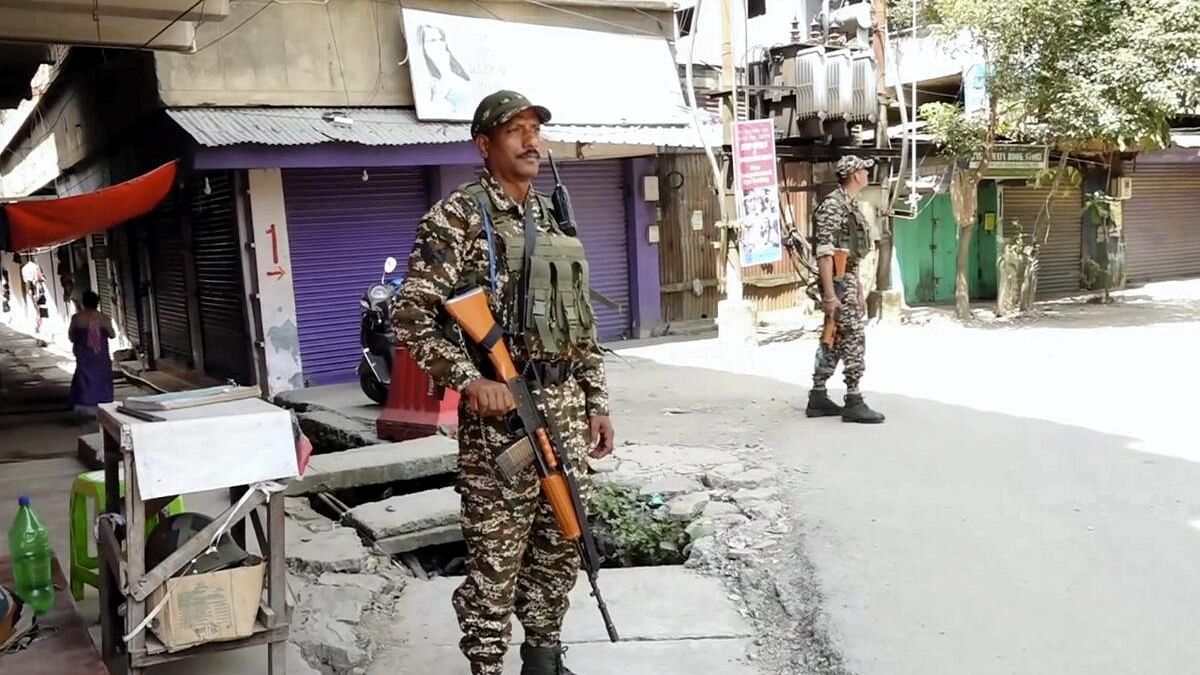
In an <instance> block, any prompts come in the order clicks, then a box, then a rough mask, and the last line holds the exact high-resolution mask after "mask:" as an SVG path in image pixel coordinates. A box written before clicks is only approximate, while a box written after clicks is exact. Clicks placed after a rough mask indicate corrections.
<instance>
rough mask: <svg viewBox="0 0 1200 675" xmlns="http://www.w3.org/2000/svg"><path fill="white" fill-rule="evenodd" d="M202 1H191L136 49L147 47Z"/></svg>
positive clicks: (202, 0)
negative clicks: (189, 4) (188, 5)
mask: <svg viewBox="0 0 1200 675" xmlns="http://www.w3.org/2000/svg"><path fill="white" fill-rule="evenodd" d="M204 1H205V0H196V1H195V2H193V3H192V4H191V6H190V7H188V8H187V9H185V10H183V11H182V12H180V13H179V15H178V16H176V17H175V18H174V19H171V22H170V23H168V24H167V25H165V26H163V27H162V30H160V31H158V32H157V33H155V34H154V36H153V37H151V38H150V39H149V40H146V43H145V44H143V45H142V46H141V47H139V48H138V49H139V50H140V49H146V48H147V47H149V46H150V43H151V42H154V41H155V40H157V39H158V38H159V36H161V35H162V34H163V33H165V32H167V31H168V30H170V29H171V26H174V25H175V24H177V23H179V22H180V21H182V20H183V17H185V16H187V15H188V14H191V13H192V11H193V10H195V9H196V8H197V7H199V6H200V5H202V4H203V3H204Z"/></svg>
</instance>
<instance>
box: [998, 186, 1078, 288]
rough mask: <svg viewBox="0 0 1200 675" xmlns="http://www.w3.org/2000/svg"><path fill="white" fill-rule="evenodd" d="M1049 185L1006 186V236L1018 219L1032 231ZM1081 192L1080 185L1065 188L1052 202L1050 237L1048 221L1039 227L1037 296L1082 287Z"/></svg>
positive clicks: (1028, 232)
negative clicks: (1039, 247)
mask: <svg viewBox="0 0 1200 675" xmlns="http://www.w3.org/2000/svg"><path fill="white" fill-rule="evenodd" d="M1048 194H1049V190H1048V189H1039V188H1032V187H1015V188H1005V189H1004V237H1005V239H1008V238H1010V237H1011V236H1012V235H1013V234H1014V233H1015V232H1016V231H1017V225H1016V224H1014V221H1015V222H1016V223H1019V226H1020V228H1023V230H1024V232H1025V233H1026V234H1033V228H1034V223H1036V222H1037V217H1038V214H1039V213H1040V212H1041V210H1042V207H1043V205H1044V204H1045V203H1046V195H1048ZM1082 203H1083V202H1082V196H1081V194H1080V192H1079V188H1065V189H1062V190H1061V192H1060V193H1059V194H1058V195H1057V196H1056V197H1055V198H1054V201H1053V203H1052V204H1051V205H1050V210H1051V213H1050V218H1049V227H1050V231H1049V238H1048V239H1046V236H1047V235H1046V224H1043V225H1042V226H1041V227H1040V228H1039V229H1038V231H1037V238H1038V241H1039V242H1042V241H1043V240H1045V243H1044V244H1042V249H1041V253H1040V254H1039V256H1038V276H1037V294H1038V297H1043V296H1050V295H1060V294H1064V293H1073V292H1075V291H1078V290H1079V288H1080V276H1081V273H1082V272H1081V270H1082V264H1083V263H1082V253H1081V246H1082V241H1083V240H1082V237H1083V235H1082V215H1081V214H1082V211H1081V208H1082Z"/></svg>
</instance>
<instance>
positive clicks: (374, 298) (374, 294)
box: [367, 284, 392, 305]
mask: <svg viewBox="0 0 1200 675" xmlns="http://www.w3.org/2000/svg"><path fill="white" fill-rule="evenodd" d="M367 297H368V298H370V299H371V304H373V305H379V304H382V303H385V302H387V301H388V299H389V298H391V297H392V289H390V288H388V287H387V286H384V285H383V284H375V285H374V286H372V287H371V289H370V290H368V291H367Z"/></svg>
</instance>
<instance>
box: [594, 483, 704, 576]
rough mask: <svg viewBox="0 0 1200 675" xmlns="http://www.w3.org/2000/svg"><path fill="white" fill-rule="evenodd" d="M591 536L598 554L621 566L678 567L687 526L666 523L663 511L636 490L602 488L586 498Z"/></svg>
mask: <svg viewBox="0 0 1200 675" xmlns="http://www.w3.org/2000/svg"><path fill="white" fill-rule="evenodd" d="M587 510H588V513H589V514H590V516H591V522H592V529H593V534H594V535H595V537H596V541H597V546H599V547H600V549H601V555H603V556H604V557H605V558H606V559H608V560H610V561H616V562H619V563H620V565H621V566H622V567H635V566H644V565H678V564H681V563H683V562H684V561H685V560H686V557H685V556H684V554H683V549H684V547H685V546H686V545H687V543H688V539H689V537H688V535H687V532H686V531H685V529H686V527H687V523H683V522H679V521H673V520H669V519H668V518H667V517H666V513H665V511H666V510H665V509H660V508H656V507H655V505H654V504H653V503H652V502H651V500H650V498H647V497H642V496H641V495H640V494H639V493H638V491H637V490H636V489H635V488H630V487H627V486H623V485H612V484H609V485H603V486H600V487H599V488H597V489H596V490H594V491H593V492H592V494H591V495H590V496H589V498H588V504H587Z"/></svg>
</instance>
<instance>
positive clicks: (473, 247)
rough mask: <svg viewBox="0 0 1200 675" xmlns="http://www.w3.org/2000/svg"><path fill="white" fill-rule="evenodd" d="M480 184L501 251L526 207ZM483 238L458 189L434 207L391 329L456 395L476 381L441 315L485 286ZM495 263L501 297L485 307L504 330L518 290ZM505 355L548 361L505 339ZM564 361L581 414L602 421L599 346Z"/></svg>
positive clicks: (489, 181) (604, 394)
mask: <svg viewBox="0 0 1200 675" xmlns="http://www.w3.org/2000/svg"><path fill="white" fill-rule="evenodd" d="M479 181H480V183H481V184H482V185H483V187H484V189H485V190H486V191H487V192H488V194H489V195H490V196H491V198H492V199H493V201H494V203H495V204H496V206H497V208H498V209H499V210H500V211H502V212H503V214H504V215H503V216H502V217H499V218H496V219H495V222H493V223H492V227H493V228H494V230H495V231H496V234H497V236H496V237H495V245H496V247H497V248H498V249H502V248H503V238H502V237H501V236H499V235H500V234H501V233H504V232H515V233H520V232H522V231H523V230H524V224H523V219H524V208H523V206H522V205H521V204H518V203H516V202H515V201H513V200H512V199H511V198H509V196H508V195H507V193H505V191H504V188H503V187H502V186H501V185H500V183H499V181H497V180H496V179H495V178H493V177H492V176H490V175H489V174H487V173H486V172H485V173H484V174H483V175H482V176H481V177H480V178H479ZM530 203H531V204H532V205H533V208H535V209H538V210H539V211H540V207H539V206H538V200H536V199H531V200H530ZM533 215H534V220H535V221H536V222H537V223H538V227H539V229H540V230H542V231H545V230H547V229H548V228H550V227H554V225H552V219H551V218H548V217H543V214H541V213H539V212H535V213H534V214H533ZM482 232H483V215H482V213H481V212H480V209H479V205H478V204H477V203H476V202H475V200H474V199H472V198H471V197H470V196H469V195H468V194H467V193H465V192H463V191H462V190H461V189H459V190H455V191H454V192H452V193H450V194H449V195H448V196H447V197H446V198H445V199H443V200H442V201H440V202H438V203H437V204H434V205H433V207H432V208H430V210H429V213H427V214H426V215H425V217H424V218H423V219H422V220H421V223H420V225H419V226H418V227H417V238H416V241H415V242H413V248H412V253H411V254H410V255H409V259H408V274H407V275H406V277H405V279H404V283H403V284H402V285H401V286H400V288H399V290H398V291H397V292H396V297H395V302H394V303H393V309H392V323H393V325H394V326H395V328H396V337H397V339H398V340H399V342H400V344H402V345H403V346H404V347H405V348H406V349H407V350H408V352H409V353H410V354H411V355H412V357H413V359H414V360H415V361H416V362H417V364H418V365H419V366H420V367H421V368H422V370H424V371H426V372H427V373H429V375H430V377H431V378H432V379H433V381H434V382H435V383H436V384H439V385H442V386H445V387H450V388H452V389H455V390H462V388H463V387H465V386H466V385H467V384H469V383H470V382H471V381H473V380H475V379H478V378H479V377H480V376H481V375H480V371H479V369H478V368H477V367H476V365H475V364H474V363H472V361H471V358H470V357H469V356H468V354H467V352H466V351H465V350H464V349H463V347H462V346H461V345H460V344H457V343H456V342H455V341H453V340H451V339H448V338H447V337H446V335H445V334H444V333H443V331H442V328H441V326H440V324H439V309H440V308H441V305H442V303H443V302H444V301H445V300H446V299H447V298H449V297H450V296H451V295H452V294H453V293H455V292H456V291H457V292H462V291H464V290H467V289H470V288H472V287H475V286H483V287H487V286H489V278H488V277H489V274H488V242H487V237H486V236H483V235H482V234H479V233H482ZM495 261H496V281H497V287H498V288H499V289H500V292H499V295H500V296H501V297H497V294H495V293H489V294H488V295H489V304H490V305H491V308H492V313H493V314H494V315H495V316H496V318H497V320H498V321H499V322H500V324H501V325H509V322H508V320H507V319H508V317H507V316H506V314H507V308H508V307H510V306H511V305H512V303H511V299H512V294H513V293H515V291H516V289H515V288H514V284H510V283H509V278H510V275H509V270H508V266H507V264H506V256H505V252H504V251H503V250H497V251H495ZM443 316H444V315H443ZM509 348H510V350H511V351H512V355H513V359H514V360H515V361H516V363H517V365H518V367H520V365H521V364H523V363H525V362H527V361H528V360H529V359H530V358H534V359H544V358H546V356H545V355H542V354H530V353H528V351H527V347H526V345H525V341H524V340H520V339H514V340H509ZM559 358H560V360H561V358H562V357H559ZM566 358H567V359H569V360H572V361H574V363H575V369H574V373H575V379H576V380H577V381H578V383H579V386H580V388H581V389H583V392H584V396H585V398H586V406H587V415H588V416H589V417H594V416H597V415H607V414H608V387H607V383H606V381H605V373H604V356H603V353H602V352H601V351H600V345H599V344H598V343H596V342H595V341H594V340H589V341H588V348H587V349H576V348H573V349H571V350H570V352H569V353H568V355H567V357H566Z"/></svg>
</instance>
